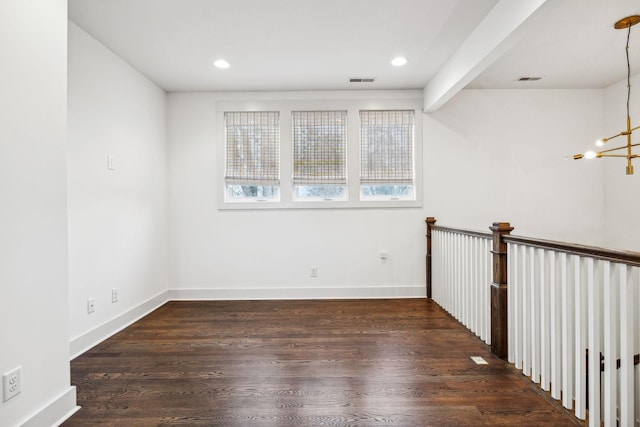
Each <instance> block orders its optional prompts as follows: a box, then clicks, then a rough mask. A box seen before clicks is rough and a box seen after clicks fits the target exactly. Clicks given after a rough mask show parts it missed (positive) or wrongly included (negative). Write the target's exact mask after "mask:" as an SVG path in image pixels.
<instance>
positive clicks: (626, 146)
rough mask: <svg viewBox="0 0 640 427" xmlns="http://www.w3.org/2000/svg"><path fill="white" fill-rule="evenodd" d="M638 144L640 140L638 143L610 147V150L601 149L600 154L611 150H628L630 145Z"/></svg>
mask: <svg viewBox="0 0 640 427" xmlns="http://www.w3.org/2000/svg"><path fill="white" fill-rule="evenodd" d="M638 145H640V142H637V143H635V144H631V145H623V146H620V147H615V148H609V149H608V150H602V151H599V152H598V154H603V153H609V152H611V151H616V150H626V149H627V148H629V147H637V146H638ZM623 157H627V156H626V155H625V156H623Z"/></svg>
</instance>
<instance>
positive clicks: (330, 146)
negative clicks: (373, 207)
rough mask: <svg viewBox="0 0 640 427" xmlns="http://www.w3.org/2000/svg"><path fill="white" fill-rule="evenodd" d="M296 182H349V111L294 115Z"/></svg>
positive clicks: (318, 183) (305, 112) (316, 183)
mask: <svg viewBox="0 0 640 427" xmlns="http://www.w3.org/2000/svg"><path fill="white" fill-rule="evenodd" d="M291 119H292V140H293V141H292V142H293V150H292V151H293V183H294V185H328V184H338V185H345V184H346V183H347V160H346V159H347V151H346V150H347V112H346V111H294V112H292V117H291Z"/></svg>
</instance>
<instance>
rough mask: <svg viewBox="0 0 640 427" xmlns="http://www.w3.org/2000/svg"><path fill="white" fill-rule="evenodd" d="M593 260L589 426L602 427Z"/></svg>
mask: <svg viewBox="0 0 640 427" xmlns="http://www.w3.org/2000/svg"><path fill="white" fill-rule="evenodd" d="M593 264H594V262H593V258H587V276H586V278H585V279H586V282H587V306H588V310H589V316H588V318H589V320H588V323H587V324H588V336H589V339H588V343H589V367H588V369H589V426H591V427H596V426H597V427H599V426H600V385H601V379H600V321H601V315H600V307H601V305H600V289H599V286H598V281H597V280H596V277H594V276H595V272H594V266H593Z"/></svg>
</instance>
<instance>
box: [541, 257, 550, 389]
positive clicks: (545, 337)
mask: <svg viewBox="0 0 640 427" xmlns="http://www.w3.org/2000/svg"><path fill="white" fill-rule="evenodd" d="M547 258H548V254H547V251H545V250H544V249H538V262H539V263H540V265H539V272H540V273H539V277H538V285H539V286H540V387H542V389H543V390H544V391H549V389H550V383H551V378H550V377H551V366H550V359H551V336H550V332H551V331H550V324H549V323H550V322H549V320H550V314H549V313H550V310H549V306H550V305H551V297H550V295H549V294H550V288H549V285H550V283H549V270H548V268H547Z"/></svg>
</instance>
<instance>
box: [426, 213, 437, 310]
mask: <svg viewBox="0 0 640 427" xmlns="http://www.w3.org/2000/svg"><path fill="white" fill-rule="evenodd" d="M424 222H426V223H427V257H426V258H427V259H426V267H427V298H431V227H433V225H434V224H435V223H436V219H435V218H434V217H432V216H428V217H427V219H426V220H425V221H424Z"/></svg>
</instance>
